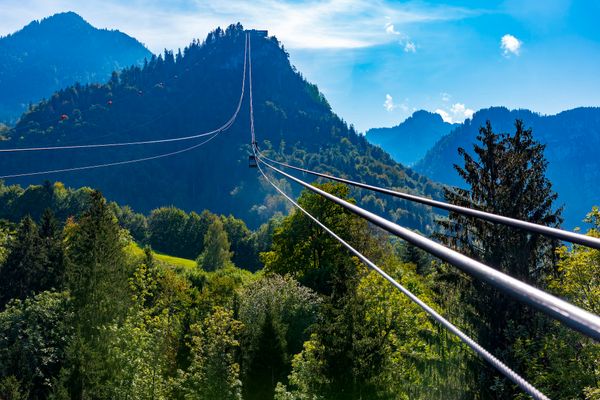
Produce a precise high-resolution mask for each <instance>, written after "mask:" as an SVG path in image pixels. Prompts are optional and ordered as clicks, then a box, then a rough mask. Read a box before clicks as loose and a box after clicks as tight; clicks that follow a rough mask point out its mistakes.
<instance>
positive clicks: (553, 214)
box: [439, 120, 561, 398]
mask: <svg viewBox="0 0 600 400" xmlns="http://www.w3.org/2000/svg"><path fill="white" fill-rule="evenodd" d="M515 128H516V131H515V134H514V135H507V134H500V135H499V134H496V133H494V132H493V130H492V126H491V124H490V122H489V121H488V122H487V124H486V126H485V127H482V128H481V129H480V133H479V135H478V137H477V139H478V141H479V142H480V143H478V144H476V145H474V152H475V155H476V158H473V157H472V156H470V155H469V154H468V153H467V152H466V151H465V150H464V149H462V148H461V149H459V153H460V155H461V156H462V157H463V159H464V166H463V167H460V166H457V165H455V168H456V170H457V171H458V173H459V175H460V176H461V178H462V179H463V180H464V181H465V183H466V184H467V186H468V189H460V188H452V189H446V191H445V197H446V200H447V201H448V202H449V203H452V204H456V205H459V206H463V207H470V208H476V209H479V210H483V211H487V212H491V213H495V214H500V215H504V216H507V217H512V218H518V219H521V220H525V221H529V222H533V223H537V224H541V225H547V226H557V225H559V224H560V222H561V217H560V213H561V212H560V210H555V209H554V201H555V200H556V198H557V195H556V193H554V192H553V190H552V184H551V183H550V181H549V180H548V179H547V178H546V176H545V173H546V167H547V165H548V163H547V161H546V159H545V157H544V149H545V146H544V145H542V144H540V143H538V142H536V141H535V140H534V138H533V134H532V131H531V129H525V128H524V126H523V122H522V121H519V120H517V121H516V123H515ZM439 223H440V225H441V227H442V228H443V230H444V234H443V235H440V238H441V239H442V240H443V241H444V242H445V243H446V244H447V245H450V246H451V247H453V248H455V249H457V250H458V251H460V252H462V253H464V254H466V255H468V256H470V257H472V258H475V259H478V260H480V261H482V262H484V263H485V264H487V265H489V266H491V267H493V268H496V269H498V270H500V271H502V272H505V273H507V274H508V275H510V276H512V277H514V278H517V279H519V280H522V281H525V282H527V283H530V284H533V285H534V286H538V287H540V286H543V285H544V282H545V279H546V277H547V276H548V274H550V273H552V272H553V266H554V261H555V256H554V254H555V248H556V245H557V243H556V242H555V241H553V240H550V239H548V238H545V237H543V236H540V235H537V234H532V233H529V232H526V231H522V230H518V229H513V228H510V227H507V226H503V225H496V224H492V223H489V222H486V221H482V220H477V219H473V218H470V217H465V216H462V215H459V214H456V213H450V214H449V217H448V218H447V219H445V220H441V221H439ZM459 275H460V276H462V277H463V278H464V279H459V282H460V283H459V285H461V286H462V287H463V288H462V289H463V290H461V291H460V292H461V293H462V301H464V302H465V303H467V304H468V305H469V306H470V307H465V310H470V311H469V312H467V314H468V315H467V319H468V320H469V321H470V323H471V324H472V325H473V328H474V330H475V332H476V333H477V337H478V340H479V342H480V343H481V344H482V345H483V346H484V347H485V348H487V349H488V350H490V351H491V352H492V353H493V354H496V355H498V356H500V358H502V359H504V360H505V361H507V362H508V363H509V364H510V365H515V363H516V362H517V360H516V359H515V358H514V356H513V354H512V353H511V348H512V345H513V343H514V342H515V341H516V340H517V338H521V339H527V338H531V337H534V336H536V335H538V334H539V331H540V327H539V323H540V319H539V318H537V314H534V313H533V310H531V309H530V308H527V307H525V306H523V305H522V304H521V303H519V302H517V301H515V300H513V299H511V298H509V297H508V296H507V295H504V294H503V293H501V292H499V291H498V290H496V289H494V288H493V287H491V286H490V285H488V284H486V283H482V282H481V281H479V280H471V279H470V278H469V277H467V276H466V275H462V274H459ZM452 280H454V278H453V279H452ZM484 368H485V370H484V371H485V372H484V373H483V374H477V377H476V379H477V380H478V383H477V384H478V387H479V392H480V393H481V398H506V396H510V395H511V394H512V391H513V389H512V388H511V387H510V386H508V385H507V384H506V382H504V381H499V380H498V379H497V374H496V372H495V371H493V370H492V369H491V367H487V366H485V367H484ZM517 369H518V368H517ZM473 370H474V371H478V370H479V368H478V366H474V368H473Z"/></svg>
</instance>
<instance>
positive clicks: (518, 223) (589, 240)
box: [261, 154, 600, 250]
mask: <svg viewBox="0 0 600 400" xmlns="http://www.w3.org/2000/svg"><path fill="white" fill-rule="evenodd" d="M261 156H262V157H263V158H264V159H265V160H267V161H269V162H272V163H274V164H278V165H281V166H282V167H286V168H290V169H294V170H296V171H300V172H304V173H307V174H311V175H314V176H318V177H321V178H325V179H330V180H334V181H337V182H341V183H345V184H347V185H352V186H356V187H359V188H362V189H367V190H371V191H374V192H378V193H382V194H387V195H390V196H394V197H398V198H401V199H404V200H408V201H413V202H417V203H421V204H425V205H428V206H431V207H435V208H440V209H442V210H446V211H450V212H455V213H457V214H462V215H466V216H469V217H474V218H479V219H483V220H486V221H489V222H493V223H498V224H502V225H506V226H510V227H513V228H518V229H523V230H526V231H529V232H534V233H539V234H541V235H544V236H549V237H553V238H555V239H559V240H564V241H565V242H570V243H576V244H580V245H582V246H586V247H591V248H593V249H598V250H600V238H595V237H591V236H586V235H582V234H580V233H575V232H569V231H565V230H563V229H559V228H552V227H549V226H545V225H540V224H536V223H533V222H527V221H523V220H520V219H516V218H510V217H505V216H502V215H498V214H494V213H490V212H486V211H480V210H475V209H472V208H468V207H461V206H457V205H454V204H448V203H444V202H442V201H437V200H432V199H428V198H426V197H421V196H417V195H413V194H408V193H403V192H398V191H396V190H391V189H385V188H381V187H378V186H374V185H368V184H366V183H362V182H356V181H352V180H350V179H344V178H340V177H338V176H334V175H329V174H324V173H321V172H316V171H311V170H309V169H306V168H300V167H296V166H294V165H290V164H286V163H284V162H280V161H275V160H273V159H271V158H268V157H266V156H264V155H262V154H261Z"/></svg>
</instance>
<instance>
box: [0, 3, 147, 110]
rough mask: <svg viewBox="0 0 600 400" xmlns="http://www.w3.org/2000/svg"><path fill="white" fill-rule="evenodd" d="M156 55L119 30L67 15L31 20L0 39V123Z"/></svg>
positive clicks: (72, 14)
mask: <svg viewBox="0 0 600 400" xmlns="http://www.w3.org/2000/svg"><path fill="white" fill-rule="evenodd" d="M151 55H152V53H151V52H150V51H149V50H148V49H146V48H145V47H144V46H143V45H142V44H141V43H140V42H139V41H137V40H136V39H134V38H132V37H130V36H128V35H127V34H125V33H123V32H121V31H118V30H108V29H98V28H95V27H94V26H92V25H91V24H89V23H88V22H87V21H86V20H85V19H83V18H82V17H81V16H79V15H78V14H76V13H74V12H72V11H69V12H65V13H58V14H54V15H52V16H49V17H46V18H43V19H41V20H36V21H32V22H30V23H29V24H27V25H26V26H25V27H23V28H22V29H20V30H18V31H16V32H14V33H11V34H9V35H6V36H4V37H2V38H0V85H1V86H2V87H3V90H2V92H1V93H0V121H2V120H4V121H7V122H14V121H15V120H16V118H17V117H18V116H19V115H20V114H21V113H22V112H24V111H26V108H27V105H28V104H30V103H36V102H38V101H39V100H41V99H42V98H44V97H47V96H50V95H51V94H52V93H53V92H54V91H56V90H58V89H61V88H62V87H66V86H68V85H72V84H74V83H76V82H80V83H83V84H86V83H92V82H102V81H105V80H106V79H108V78H109V77H110V75H111V73H112V72H113V71H114V70H119V69H122V68H124V67H128V66H130V65H133V64H141V63H142V62H143V61H144V59H145V58H150V57H151Z"/></svg>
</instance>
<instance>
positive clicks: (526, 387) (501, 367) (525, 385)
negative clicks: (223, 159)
mask: <svg viewBox="0 0 600 400" xmlns="http://www.w3.org/2000/svg"><path fill="white" fill-rule="evenodd" d="M254 153H255V156H256V150H254ZM259 161H260V159H259ZM260 162H263V163H264V161H260ZM260 162H259V163H258V164H257V167H258V169H259V171H260V173H261V174H262V176H263V178H264V179H265V180H266V181H267V182H269V183H270V184H271V186H273V187H274V188H275V189H276V190H277V191H278V192H279V193H280V194H281V195H282V196H283V197H285V198H286V199H287V200H288V201H289V202H290V203H292V204H293V205H294V206H295V207H296V208H298V209H299V210H300V211H302V212H303V213H304V214H305V215H306V216H307V217H308V218H310V219H311V220H312V221H313V222H314V223H316V224H317V225H318V226H320V227H321V228H322V229H323V230H324V231H325V232H327V233H328V234H330V235H331V236H332V237H333V238H335V239H336V240H337V241H338V242H340V243H341V244H342V245H343V246H344V247H346V248H347V249H348V250H350V252H351V253H352V254H354V255H355V256H356V257H358V258H359V259H360V260H361V261H362V262H363V263H365V264H366V265H367V266H368V267H369V268H371V269H372V270H374V271H375V272H377V273H378V274H379V275H381V276H382V277H383V278H384V279H385V280H387V281H388V282H390V283H391V284H392V285H394V287H396V289H398V290H399V291H401V292H402V293H403V294H404V295H406V296H407V297H408V298H409V299H410V300H411V301H413V302H414V303H415V304H417V305H418V306H419V307H421V309H423V311H425V312H426V313H427V314H429V316H430V317H431V318H432V319H434V320H435V321H436V322H438V323H439V324H440V325H442V326H443V327H445V328H446V329H448V330H449V331H450V332H452V333H453V334H455V335H456V336H458V338H459V339H460V340H461V341H462V342H463V343H465V344H466V345H467V346H469V347H470V348H471V349H472V350H473V351H474V352H475V353H477V355H479V356H480V357H481V358H482V359H484V360H485V361H487V362H488V363H490V364H491V365H492V366H493V367H494V368H496V369H497V370H498V371H499V372H500V373H501V374H502V375H504V376H505V377H507V378H508V379H510V380H511V381H512V382H514V383H515V384H516V385H518V386H519V387H520V388H521V389H523V391H524V392H526V393H527V394H529V395H530V396H531V397H533V398H534V399H536V400H549V399H548V397H546V396H545V395H544V394H543V393H542V392H540V391H539V390H538V389H536V388H535V387H534V386H533V385H532V384H530V383H529V382H527V381H526V380H525V379H524V378H523V377H521V376H520V375H519V374H517V373H516V372H515V371H513V370H512V369H510V368H509V367H508V366H507V365H505V364H504V363H503V362H502V361H500V360H499V359H497V358H496V357H495V356H494V355H492V354H491V353H490V352H488V351H487V350H486V349H484V348H483V347H482V346H481V345H479V344H478V343H477V342H475V341H474V340H473V339H471V338H470V337H469V336H468V335H467V334H465V333H464V332H463V331H461V330H460V329H459V328H458V327H456V326H455V325H453V324H452V323H451V322H450V321H448V320H447V319H445V318H444V317H443V316H442V315H440V314H439V313H438V312H436V311H435V310H434V309H433V308H431V307H430V306H428V305H427V304H426V303H425V302H423V301H422V300H421V299H419V298H418V297H417V296H416V295H414V294H413V293H412V292H411V291H410V290H408V289H406V288H405V287H404V286H402V285H401V284H400V283H399V282H397V281H396V280H395V279H394V278H392V277H391V276H390V275H388V274H387V273H386V272H385V271H383V270H382V269H381V268H379V267H378V266H377V265H376V264H375V263H373V262H372V261H371V260H369V259H368V258H367V257H365V256H364V255H363V254H362V253H360V252H359V251H358V250H356V249H355V248H354V247H352V246H351V245H350V244H349V243H347V242H346V241H345V240H344V239H342V238H341V237H339V236H338V235H337V234H336V233H335V232H333V231H332V230H331V229H329V228H328V227H327V226H325V225H324V224H323V223H321V221H319V220H318V219H317V218H315V217H313V216H312V215H311V214H310V213H309V212H308V211H306V210H305V209H304V208H302V206H300V205H299V204H298V203H297V202H296V201H294V200H293V199H292V198H291V197H290V196H288V195H287V194H286V193H285V192H284V191H283V190H282V189H281V188H279V187H278V186H277V185H275V183H273V182H272V181H271V180H270V179H269V178H268V177H267V175H266V174H265V173H264V171H263V170H262V168H261V166H260ZM265 165H266V164H265Z"/></svg>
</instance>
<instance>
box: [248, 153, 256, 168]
mask: <svg viewBox="0 0 600 400" xmlns="http://www.w3.org/2000/svg"><path fill="white" fill-rule="evenodd" d="M248 167H250V168H256V167H257V165H256V156H254V155H252V156H248Z"/></svg>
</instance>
